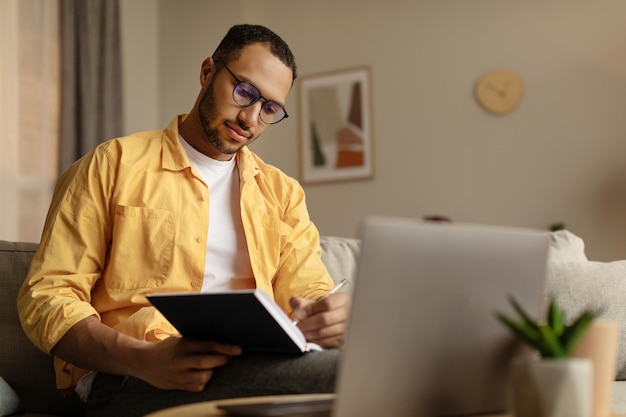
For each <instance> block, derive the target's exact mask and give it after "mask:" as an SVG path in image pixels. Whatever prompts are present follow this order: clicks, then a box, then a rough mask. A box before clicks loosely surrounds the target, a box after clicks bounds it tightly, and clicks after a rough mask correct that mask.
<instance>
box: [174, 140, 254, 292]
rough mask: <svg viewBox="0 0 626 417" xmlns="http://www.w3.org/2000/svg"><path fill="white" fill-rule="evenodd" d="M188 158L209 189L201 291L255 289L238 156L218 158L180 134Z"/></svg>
mask: <svg viewBox="0 0 626 417" xmlns="http://www.w3.org/2000/svg"><path fill="white" fill-rule="evenodd" d="M179 139H180V142H181V144H182V145H183V148H185V152H186V153H187V157H188V158H189V160H190V161H191V163H192V164H193V166H194V167H195V168H196V169H197V170H198V172H199V173H200V176H201V177H202V179H203V181H204V182H205V183H206V184H207V186H208V188H209V230H208V233H207V247H206V260H205V262H204V281H203V282H202V291H203V292H208V291H219V290H230V289H243V288H254V287H255V283H254V278H253V275H252V266H251V264H250V255H249V253H248V245H247V243H246V237H245V234H244V230H243V224H242V222H241V205H240V197H241V192H240V187H239V171H238V170H237V161H236V158H232V159H231V160H230V161H218V160H215V159H212V158H209V157H208V156H206V155H204V154H203V153H200V152H198V151H197V150H196V149H194V148H193V147H192V146H191V145H189V144H188V143H187V142H186V141H185V140H184V139H183V138H182V137H180V136H179Z"/></svg>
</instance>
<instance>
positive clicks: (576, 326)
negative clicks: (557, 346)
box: [561, 311, 598, 356]
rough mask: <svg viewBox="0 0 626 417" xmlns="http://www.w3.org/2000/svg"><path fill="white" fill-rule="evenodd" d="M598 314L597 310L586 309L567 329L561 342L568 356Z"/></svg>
mask: <svg viewBox="0 0 626 417" xmlns="http://www.w3.org/2000/svg"><path fill="white" fill-rule="evenodd" d="M597 316H598V313H597V312H594V311H585V312H584V313H583V314H581V315H580V316H579V317H578V318H577V319H576V320H575V321H574V323H572V325H571V326H568V327H567V328H566V329H565V332H564V333H563V335H562V336H561V344H562V345H563V349H564V351H565V354H566V355H567V356H569V355H571V353H572V351H573V350H574V348H575V347H576V345H577V344H578V342H580V339H581V338H582V337H583V335H584V334H585V332H586V331H587V329H588V328H589V326H590V325H591V323H592V322H593V320H594V319H595V318H596V317H597Z"/></svg>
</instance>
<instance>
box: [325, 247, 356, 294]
mask: <svg viewBox="0 0 626 417" xmlns="http://www.w3.org/2000/svg"><path fill="white" fill-rule="evenodd" d="M320 246H321V248H322V262H324V265H326V269H328V273H329V274H330V276H331V277H332V278H333V281H334V282H335V285H336V284H338V283H339V282H341V281H343V280H344V279H347V280H348V281H349V282H350V283H352V282H353V281H354V278H355V274H356V265H357V260H358V258H359V254H360V253H361V242H360V240H358V239H351V238H345V237H335V236H321V237H320ZM352 289H353V286H352V285H350V284H349V285H348V286H347V287H345V290H343V291H346V292H348V293H351V292H352Z"/></svg>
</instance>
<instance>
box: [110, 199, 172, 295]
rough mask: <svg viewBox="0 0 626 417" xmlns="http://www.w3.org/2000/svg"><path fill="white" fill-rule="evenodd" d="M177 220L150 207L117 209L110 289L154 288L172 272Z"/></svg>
mask: <svg viewBox="0 0 626 417" xmlns="http://www.w3.org/2000/svg"><path fill="white" fill-rule="evenodd" d="M175 236H176V216H175V214H174V213H173V212H172V211H169V210H162V209H154V208H149V207H129V206H117V207H116V210H115V224H114V226H113V240H112V244H111V255H110V262H109V268H108V269H109V270H108V271H107V274H106V286H107V287H108V288H109V289H112V290H118V291H122V290H128V289H137V288H154V287H156V286H158V285H160V284H162V283H163V281H165V279H166V278H167V277H168V276H169V274H170V271H171V269H172V260H173V256H174V239H175Z"/></svg>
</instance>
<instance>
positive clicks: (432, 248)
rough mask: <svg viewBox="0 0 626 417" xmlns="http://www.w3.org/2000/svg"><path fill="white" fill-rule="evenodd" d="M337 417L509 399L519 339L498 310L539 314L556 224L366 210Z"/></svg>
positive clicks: (502, 404)
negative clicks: (518, 224) (518, 225)
mask: <svg viewBox="0 0 626 417" xmlns="http://www.w3.org/2000/svg"><path fill="white" fill-rule="evenodd" d="M360 238H361V239H362V249H361V256H360V258H359V264H358V270H357V277H356V285H355V289H354V299H353V310H352V315H351V322H350V328H349V331H348V336H347V342H346V347H345V350H344V354H343V356H342V359H341V362H340V369H339V375H338V381H337V384H338V385H337V394H338V395H337V400H336V404H335V407H334V409H333V413H332V416H333V417H363V416H367V415H371V416H383V415H384V416H394V417H415V416H420V417H422V416H429V417H430V416H437V417H439V416H459V415H465V414H471V413H484V412H491V411H497V410H505V409H511V403H510V398H509V387H508V377H509V364H510V360H511V358H512V357H514V356H515V355H516V353H517V351H518V350H519V349H520V346H519V344H518V343H517V342H515V340H514V338H513V337H512V335H511V333H510V331H509V330H508V329H506V328H505V327H504V326H503V325H502V324H501V323H500V322H499V321H498V320H497V319H496V318H495V314H494V313H495V311H503V312H506V313H511V307H510V305H509V302H508V297H509V295H513V296H515V297H516V299H518V300H519V301H520V303H521V304H522V305H523V306H525V307H526V308H527V309H528V311H530V312H537V313H539V312H540V309H541V302H542V296H543V288H544V280H545V267H546V258H547V253H548V243H549V235H548V233H547V232H543V231H534V230H525V229H515V228H504V227H492V226H481V225H465V224H454V223H453V224H443V223H432V222H431V223H429V222H422V221H419V220H412V219H400V218H389V217H367V218H365V219H364V220H363V221H362V224H361V230H360Z"/></svg>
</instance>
